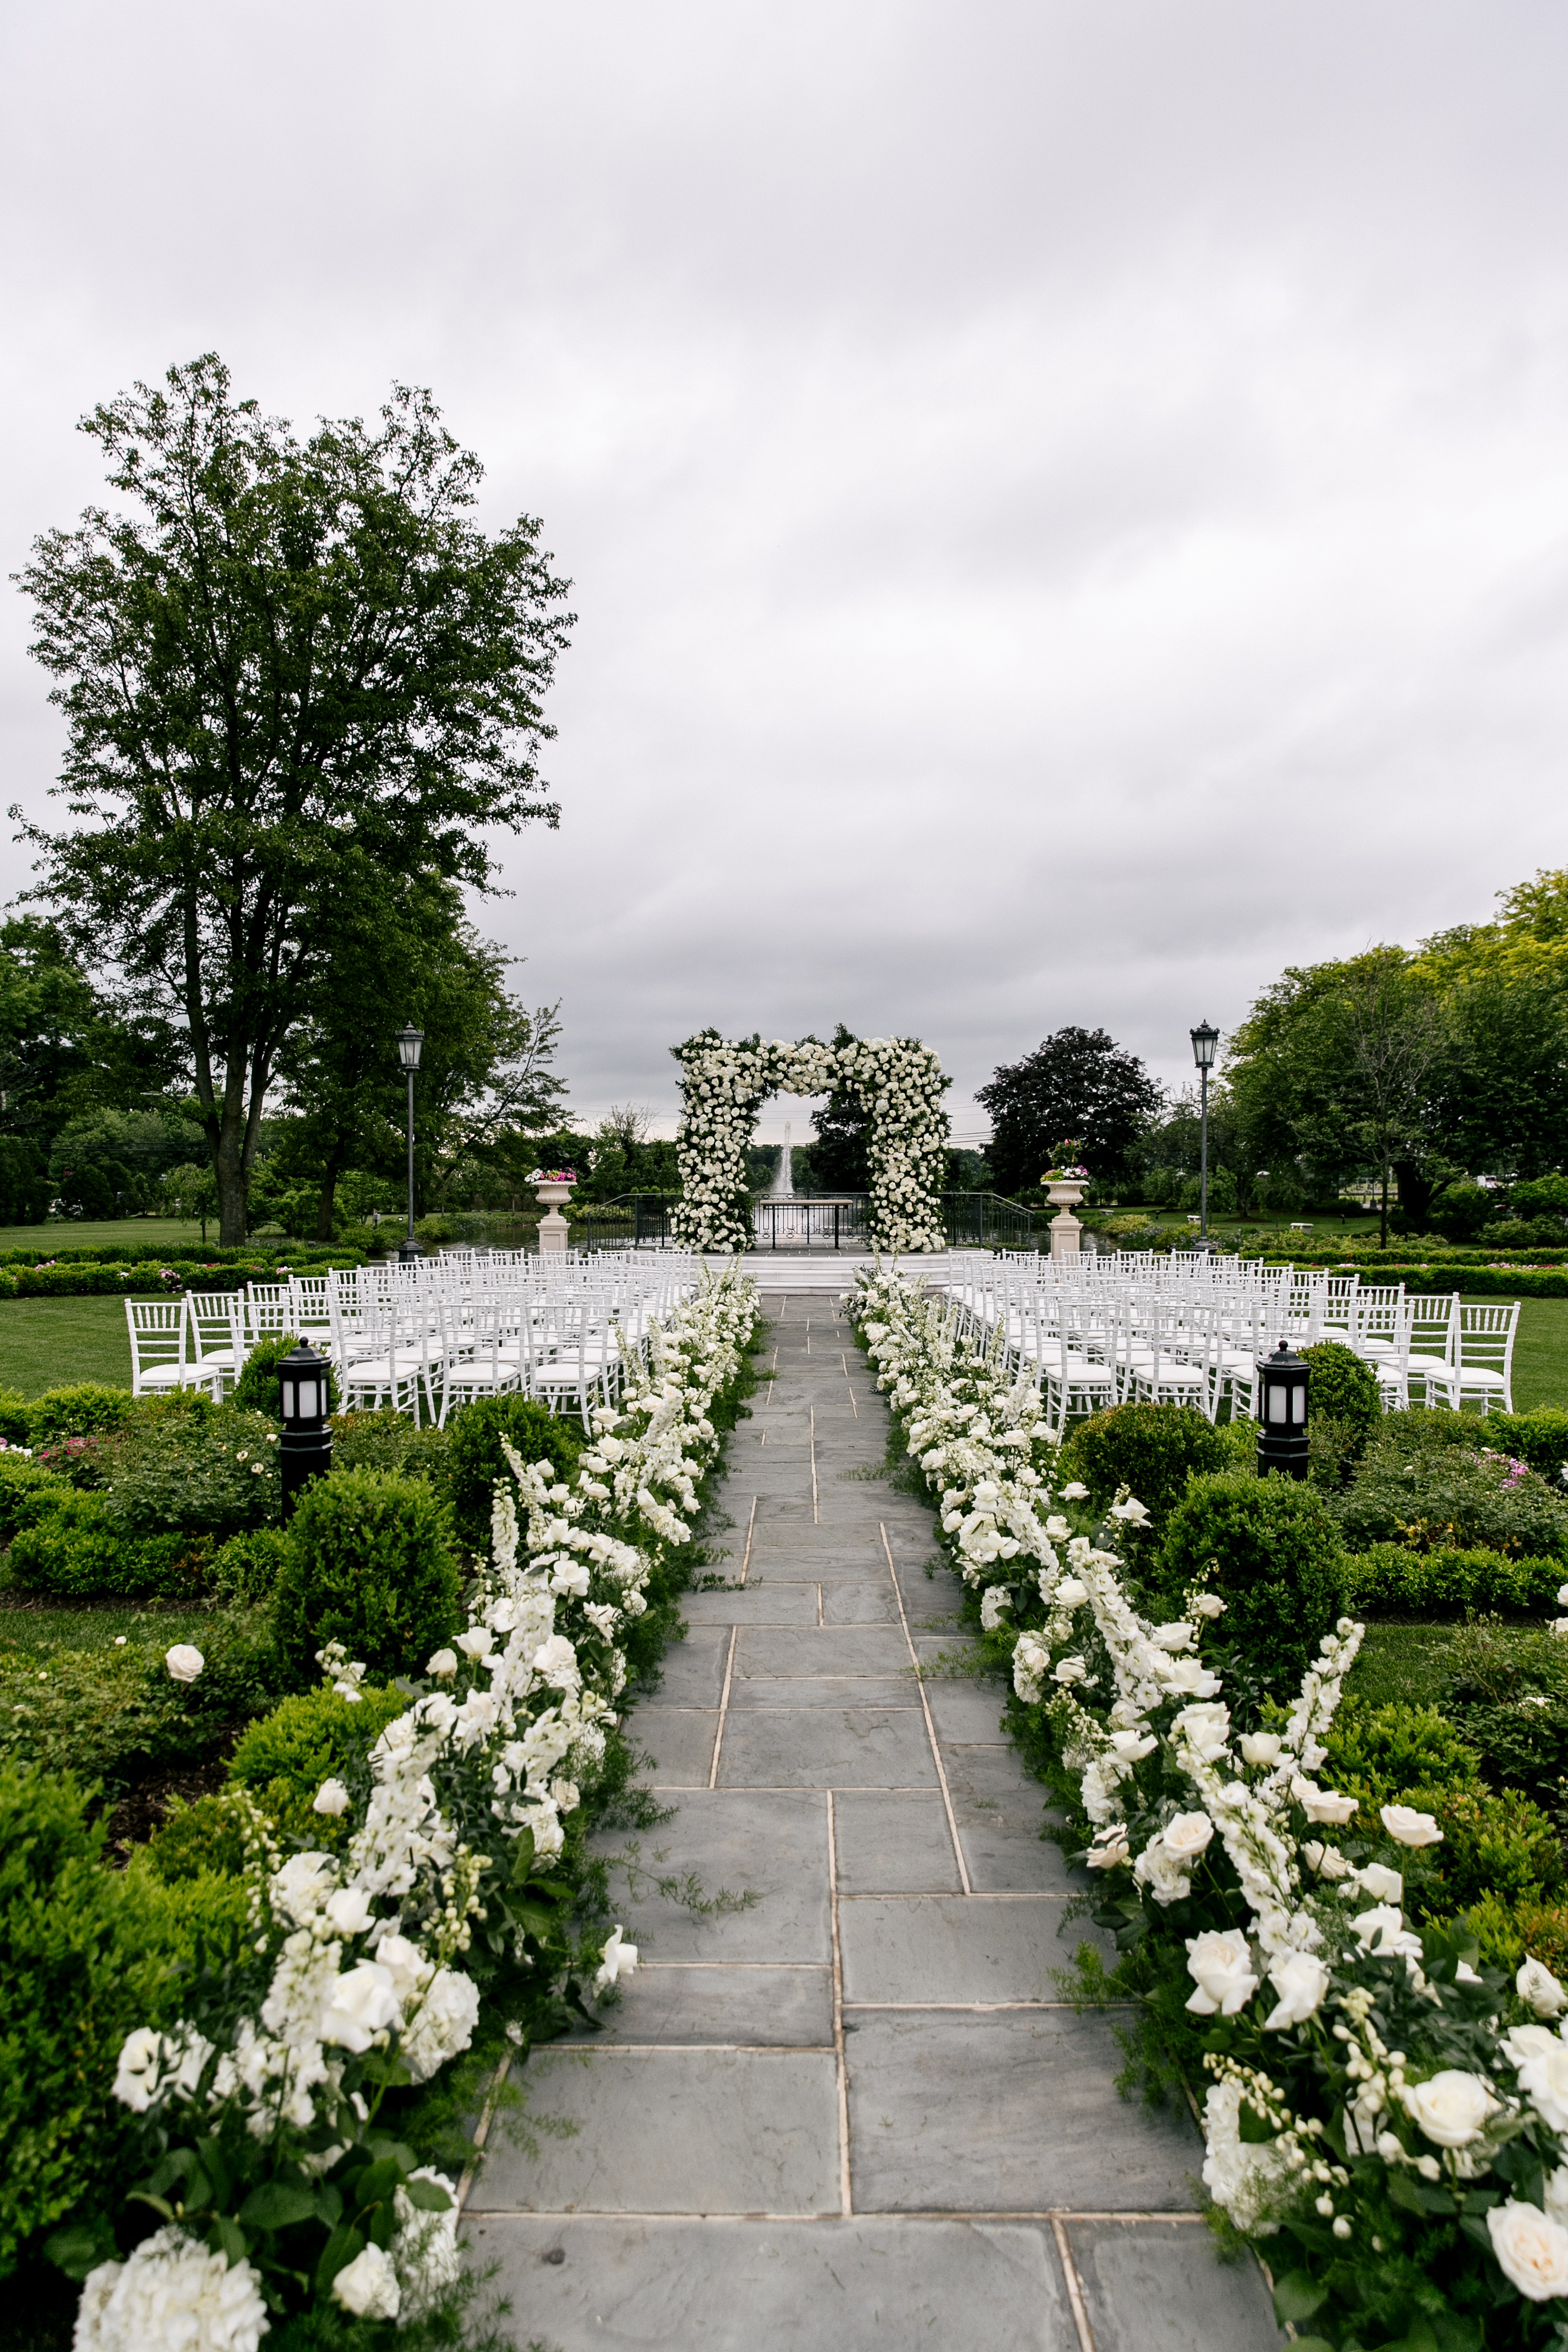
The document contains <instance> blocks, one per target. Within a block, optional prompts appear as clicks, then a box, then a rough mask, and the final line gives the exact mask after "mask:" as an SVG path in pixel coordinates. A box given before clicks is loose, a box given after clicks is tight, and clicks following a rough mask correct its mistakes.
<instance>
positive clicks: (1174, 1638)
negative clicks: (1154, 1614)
mask: <svg viewBox="0 0 1568 2352" xmlns="http://www.w3.org/2000/svg"><path fill="white" fill-rule="evenodd" d="M1196 1631H1197V1628H1196V1627H1195V1626H1194V1625H1189V1624H1188V1623H1187V1622H1186V1621H1185V1619H1183V1618H1179V1619H1178V1620H1177V1621H1176V1622H1175V1623H1174V1624H1173V1625H1156V1626H1155V1627H1154V1630H1153V1632H1152V1633H1151V1634H1150V1636H1149V1639H1150V1640H1151V1641H1152V1643H1153V1644H1154V1647H1155V1648H1156V1649H1157V1650H1172V1651H1174V1650H1186V1649H1190V1648H1191V1647H1192V1641H1193V1635H1194V1633H1195V1632H1196Z"/></svg>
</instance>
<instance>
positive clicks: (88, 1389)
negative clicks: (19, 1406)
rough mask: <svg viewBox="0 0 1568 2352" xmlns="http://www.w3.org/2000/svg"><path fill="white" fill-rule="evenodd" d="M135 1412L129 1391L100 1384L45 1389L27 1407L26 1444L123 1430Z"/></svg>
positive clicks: (39, 1443)
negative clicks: (111, 1430) (110, 1430)
mask: <svg viewBox="0 0 1568 2352" xmlns="http://www.w3.org/2000/svg"><path fill="white" fill-rule="evenodd" d="M136 1410H137V1403H136V1399H135V1398H134V1397H133V1396H132V1393H131V1391H130V1390H129V1389H111V1388H107V1387H105V1386H104V1384H103V1383H102V1382H101V1381H76V1382H75V1383H74V1384H73V1385H72V1386H71V1387H69V1388H63V1389H46V1390H45V1391H44V1393H43V1395H42V1396H37V1397H35V1398H34V1399H33V1401H32V1402H31V1403H30V1404H29V1405H28V1407H27V1443H28V1444H29V1445H48V1444H52V1443H53V1442H54V1441H56V1440H57V1439H58V1438H62V1437H93V1436H96V1435H97V1434H98V1433H100V1431H103V1430H108V1429H123V1428H124V1426H125V1424H126V1423H127V1422H128V1421H129V1420H130V1419H131V1418H132V1414H133V1413H134V1412H136Z"/></svg>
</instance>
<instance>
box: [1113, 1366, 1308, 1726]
mask: <svg viewBox="0 0 1568 2352" xmlns="http://www.w3.org/2000/svg"><path fill="white" fill-rule="evenodd" d="M1123 1410H1125V1408H1123ZM1211 1560H1212V1561H1213V1562H1214V1572H1213V1574H1212V1576H1211V1578H1210V1580H1209V1582H1210V1590H1211V1591H1215V1592H1217V1593H1218V1594H1219V1595H1220V1596H1221V1598H1222V1599H1223V1600H1224V1601H1225V1604H1226V1614H1225V1616H1224V1617H1223V1618H1222V1619H1221V1620H1220V1627H1219V1631H1220V1638H1221V1640H1222V1641H1223V1643H1225V1645H1226V1647H1227V1648H1228V1649H1229V1650H1230V1652H1231V1654H1232V1655H1233V1656H1234V1657H1235V1658H1236V1659H1237V1662H1238V1664H1239V1666H1240V1668H1241V1670H1242V1673H1243V1674H1244V1675H1247V1676H1251V1677H1253V1678H1255V1679H1256V1680H1257V1681H1258V1682H1260V1683H1262V1684H1263V1685H1266V1686H1267V1687H1268V1688H1269V1689H1271V1690H1272V1691H1274V1692H1275V1693H1276V1695H1278V1696H1283V1695H1284V1694H1285V1693H1286V1692H1287V1691H1293V1690H1294V1688H1295V1686H1296V1685H1298V1684H1299V1683H1300V1678H1301V1675H1302V1673H1303V1672H1304V1670H1305V1668H1306V1666H1307V1664H1308V1663H1309V1661H1310V1659H1311V1658H1313V1657H1314V1656H1316V1654H1317V1649H1318V1643H1319V1642H1320V1641H1321V1638H1322V1636H1323V1635H1324V1634H1325V1633H1328V1632H1329V1631H1330V1629H1331V1626H1332V1625H1333V1623H1334V1621H1335V1619H1336V1618H1337V1617H1338V1616H1339V1615H1340V1613H1341V1612H1342V1608H1343V1605H1344V1580H1345V1562H1344V1553H1343V1550H1342V1547H1341V1543H1340V1538H1339V1531H1338V1529H1337V1528H1335V1526H1334V1523H1333V1520H1332V1518H1331V1516H1330V1514H1329V1511H1328V1509H1327V1507H1326V1506H1325V1505H1324V1502H1323V1499H1322V1497H1321V1496H1320V1495H1319V1494H1318V1493H1317V1491H1316V1490H1315V1488H1313V1487H1311V1486H1306V1485H1298V1484H1297V1483H1296V1482H1295V1481H1294V1480H1293V1479H1289V1478H1245V1477H1237V1476H1235V1475H1230V1476H1220V1477H1196V1478H1194V1479H1193V1481H1192V1483H1191V1485H1190V1486H1188V1488H1187V1491H1186V1496H1185V1497H1184V1500H1183V1501H1181V1502H1179V1503H1178V1504H1177V1505H1176V1507H1175V1508H1174V1510H1173V1512H1172V1514H1171V1517H1170V1521H1169V1525H1168V1527H1167V1528H1166V1532H1165V1540H1164V1545H1163V1550H1162V1553H1161V1560H1160V1566H1161V1573H1162V1576H1163V1580H1164V1581H1165V1583H1166V1584H1167V1585H1168V1587H1169V1588H1170V1592H1171V1596H1172V1599H1173V1604H1174V1605H1179V1601H1180V1594H1181V1592H1182V1591H1183V1590H1184V1587H1185V1586H1186V1585H1188V1584H1189V1583H1191V1582H1192V1581H1193V1580H1194V1578H1196V1577H1198V1576H1200V1575H1201V1574H1202V1573H1203V1571H1204V1570H1205V1568H1206V1567H1207V1566H1208V1564H1209V1562H1210V1561H1211Z"/></svg>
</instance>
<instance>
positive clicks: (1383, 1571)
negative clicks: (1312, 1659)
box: [1345, 1543, 1563, 1620]
mask: <svg viewBox="0 0 1568 2352" xmlns="http://www.w3.org/2000/svg"><path fill="white" fill-rule="evenodd" d="M1345 1579H1346V1601H1345V1606H1346V1607H1347V1608H1348V1609H1349V1610H1350V1611H1351V1612H1352V1615H1353V1616H1357V1617H1417V1618H1427V1619H1436V1620H1441V1619H1443V1618H1447V1617H1463V1616H1464V1615H1465V1614H1466V1612H1468V1611H1469V1610H1492V1611H1496V1612H1500V1613H1501V1614H1505V1615H1508V1616H1510V1617H1539V1616H1540V1614H1541V1612H1542V1610H1544V1609H1546V1608H1548V1607H1549V1606H1551V1605H1552V1603H1553V1601H1554V1599H1555V1595H1556V1592H1557V1589H1558V1587H1559V1586H1560V1585H1561V1583H1562V1582H1563V1562H1562V1560H1561V1559H1510V1558H1509V1557H1508V1555H1507V1554H1506V1553H1504V1552H1500V1551H1489V1550H1488V1549H1487V1548H1486V1546H1485V1545H1477V1546H1476V1547H1475V1548H1474V1549H1468V1550H1465V1549H1455V1548H1453V1547H1452V1546H1447V1545H1446V1546H1444V1547H1442V1548H1441V1549H1438V1550H1436V1551H1411V1550H1409V1549H1407V1548H1406V1547H1405V1545H1404V1544H1391V1543H1384V1544H1371V1545H1369V1546H1368V1548H1367V1549H1366V1550H1365V1551H1357V1552H1352V1553H1351V1555H1350V1557H1349V1558H1348V1559H1347V1560H1346V1562H1345Z"/></svg>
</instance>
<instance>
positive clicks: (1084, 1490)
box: [1046, 1478, 1089, 1535]
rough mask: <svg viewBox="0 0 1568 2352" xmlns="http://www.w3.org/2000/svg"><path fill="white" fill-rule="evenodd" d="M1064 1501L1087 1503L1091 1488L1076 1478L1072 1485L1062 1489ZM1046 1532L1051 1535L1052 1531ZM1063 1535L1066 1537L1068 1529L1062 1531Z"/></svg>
mask: <svg viewBox="0 0 1568 2352" xmlns="http://www.w3.org/2000/svg"><path fill="white" fill-rule="evenodd" d="M1062 1500H1063V1502H1064V1503H1087V1502H1088V1500H1089V1488H1088V1487H1087V1486H1084V1485H1083V1484H1082V1482H1081V1481H1080V1480H1079V1479H1077V1478H1075V1479H1073V1480H1072V1482H1071V1484H1070V1485H1068V1486H1064V1487H1063V1488H1062ZM1046 1532H1047V1535H1048V1534H1049V1533H1050V1529H1049V1528H1047V1530H1046ZM1062 1533H1063V1535H1066V1533H1067V1529H1066V1528H1063V1529H1062Z"/></svg>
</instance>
